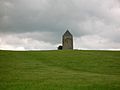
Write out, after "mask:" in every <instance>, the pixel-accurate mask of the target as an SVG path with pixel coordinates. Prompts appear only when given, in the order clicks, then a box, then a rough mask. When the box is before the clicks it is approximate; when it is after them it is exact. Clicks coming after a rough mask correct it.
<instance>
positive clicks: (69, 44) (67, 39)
mask: <svg viewBox="0 0 120 90" xmlns="http://www.w3.org/2000/svg"><path fill="white" fill-rule="evenodd" d="M62 46H63V50H73V36H72V34H71V33H70V32H69V31H68V30H67V31H66V32H65V33H64V35H63V39H62Z"/></svg>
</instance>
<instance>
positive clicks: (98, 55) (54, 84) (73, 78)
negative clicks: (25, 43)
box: [0, 50, 120, 90]
mask: <svg viewBox="0 0 120 90" xmlns="http://www.w3.org/2000/svg"><path fill="white" fill-rule="evenodd" d="M119 88H120V51H89V50H68V51H62V50H61V51H57V50H56V51H0V90H119Z"/></svg>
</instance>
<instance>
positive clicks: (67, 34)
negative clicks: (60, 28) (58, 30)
mask: <svg viewBox="0 0 120 90" xmlns="http://www.w3.org/2000/svg"><path fill="white" fill-rule="evenodd" d="M63 36H72V34H71V33H70V32H69V31H68V30H67V31H66V32H65V33H64V35H63Z"/></svg>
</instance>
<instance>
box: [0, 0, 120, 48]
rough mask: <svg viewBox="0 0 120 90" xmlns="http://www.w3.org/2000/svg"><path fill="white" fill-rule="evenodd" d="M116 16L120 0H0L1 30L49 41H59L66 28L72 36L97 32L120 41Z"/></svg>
mask: <svg viewBox="0 0 120 90" xmlns="http://www.w3.org/2000/svg"><path fill="white" fill-rule="evenodd" d="M119 17H120V2H119V0H0V33H1V34H3V33H5V34H7V33H8V35H9V34H11V35H12V34H16V35H17V37H21V38H22V37H25V38H32V39H33V40H38V41H44V42H47V43H51V44H58V43H60V42H61V35H62V34H63V33H64V32H65V30H66V29H70V31H71V32H72V33H73V35H74V37H75V38H80V37H84V36H87V35H88V36H91V38H92V37H93V36H98V37H99V36H100V37H102V38H104V39H107V40H110V41H111V42H114V43H120V40H119V39H118V38H119V37H120V20H119ZM84 45H85V44H84ZM114 45H115V44H114ZM85 46H86V45H85ZM87 46H88V45H87ZM87 46H86V47H87ZM98 47H99V46H98ZM88 48H89V47H88Z"/></svg>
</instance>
